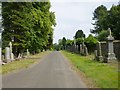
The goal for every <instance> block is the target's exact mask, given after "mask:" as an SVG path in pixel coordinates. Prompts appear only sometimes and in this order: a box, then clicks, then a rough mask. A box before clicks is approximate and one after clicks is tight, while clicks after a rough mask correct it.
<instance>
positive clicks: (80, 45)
mask: <svg viewBox="0 0 120 90" xmlns="http://www.w3.org/2000/svg"><path fill="white" fill-rule="evenodd" d="M82 53H83V52H82V45H81V44H80V54H82Z"/></svg>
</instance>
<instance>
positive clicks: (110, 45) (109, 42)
mask: <svg viewBox="0 0 120 90" xmlns="http://www.w3.org/2000/svg"><path fill="white" fill-rule="evenodd" d="M108 30H109V36H108V37H107V45H108V53H107V55H108V56H107V62H110V61H111V60H116V57H115V53H114V48H113V40H114V37H112V35H111V30H110V28H109V29H108Z"/></svg>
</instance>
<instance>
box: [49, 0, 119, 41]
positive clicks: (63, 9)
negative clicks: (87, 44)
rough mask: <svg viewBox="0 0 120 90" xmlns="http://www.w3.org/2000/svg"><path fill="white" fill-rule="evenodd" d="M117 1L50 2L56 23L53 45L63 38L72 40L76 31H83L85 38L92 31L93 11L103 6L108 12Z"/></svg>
mask: <svg viewBox="0 0 120 90" xmlns="http://www.w3.org/2000/svg"><path fill="white" fill-rule="evenodd" d="M118 2H119V0H107V2H104V0H84V1H83V0H61V1H60V0H59V1H58V0H51V5H52V7H51V9H50V10H51V11H53V12H55V16H56V23H57V25H56V26H55V27H54V35H53V43H58V40H59V39H62V38H63V37H65V38H66V39H71V40H73V37H74V36H75V33H76V31H77V30H83V32H84V33H85V35H86V37H87V36H88V35H89V34H90V29H94V26H93V25H92V24H91V23H93V22H94V21H93V20H92V17H93V12H94V10H95V9H96V8H97V7H98V6H100V5H104V6H106V7H107V9H108V10H109V9H110V8H111V7H112V5H113V4H114V5H117V4H118Z"/></svg>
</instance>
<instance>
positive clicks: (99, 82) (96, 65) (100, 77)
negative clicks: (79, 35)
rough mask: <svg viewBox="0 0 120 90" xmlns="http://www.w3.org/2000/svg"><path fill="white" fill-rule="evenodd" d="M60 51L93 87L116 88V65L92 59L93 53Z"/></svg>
mask: <svg viewBox="0 0 120 90" xmlns="http://www.w3.org/2000/svg"><path fill="white" fill-rule="evenodd" d="M62 53H63V54H64V55H65V56H66V57H67V58H68V59H69V60H70V61H71V62H72V63H73V65H74V66H75V67H76V68H78V69H79V70H80V71H81V72H82V73H83V74H84V75H85V77H86V79H87V80H91V81H92V84H93V86H94V87H99V88H118V66H117V64H114V65H110V64H107V63H100V62H97V61H94V60H93V55H89V56H80V55H77V54H73V53H70V52H67V51H62Z"/></svg>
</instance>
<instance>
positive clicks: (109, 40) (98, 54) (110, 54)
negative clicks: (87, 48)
mask: <svg viewBox="0 0 120 90" xmlns="http://www.w3.org/2000/svg"><path fill="white" fill-rule="evenodd" d="M113 40H114V37H113V36H112V35H111V30H110V29H109V36H108V37H107V45H108V46H107V47H108V49H107V50H108V51H107V52H108V53H107V58H105V59H104V57H103V55H102V50H101V43H100V42H98V50H95V60H99V61H101V62H111V61H112V60H116V57H115V53H114V49H113Z"/></svg>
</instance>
